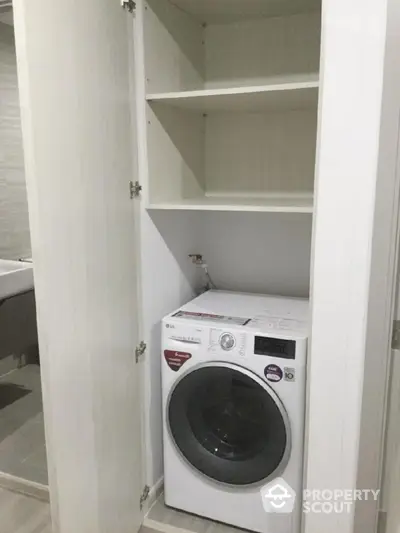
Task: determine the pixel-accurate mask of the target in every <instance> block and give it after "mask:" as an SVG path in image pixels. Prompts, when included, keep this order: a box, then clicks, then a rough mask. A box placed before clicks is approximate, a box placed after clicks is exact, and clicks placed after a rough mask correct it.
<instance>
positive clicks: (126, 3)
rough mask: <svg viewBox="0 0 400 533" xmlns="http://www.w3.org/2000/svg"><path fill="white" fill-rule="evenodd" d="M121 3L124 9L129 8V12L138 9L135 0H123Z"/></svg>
mask: <svg viewBox="0 0 400 533" xmlns="http://www.w3.org/2000/svg"><path fill="white" fill-rule="evenodd" d="M121 5H122V7H123V8H124V9H127V10H128V11H129V13H133V12H134V11H135V9H136V2H134V1H133V0H121Z"/></svg>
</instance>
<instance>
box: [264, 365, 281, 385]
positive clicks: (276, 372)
mask: <svg viewBox="0 0 400 533" xmlns="http://www.w3.org/2000/svg"><path fill="white" fill-rule="evenodd" d="M264 374H265V377H266V378H267V379H268V381H273V382H275V383H277V382H278V381H281V379H282V378H283V372H282V369H281V368H280V367H279V366H278V365H268V366H266V367H265V369H264Z"/></svg>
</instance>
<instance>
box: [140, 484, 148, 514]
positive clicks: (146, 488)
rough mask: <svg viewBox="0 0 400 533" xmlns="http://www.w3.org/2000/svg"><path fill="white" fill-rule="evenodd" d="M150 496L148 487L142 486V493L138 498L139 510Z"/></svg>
mask: <svg viewBox="0 0 400 533" xmlns="http://www.w3.org/2000/svg"><path fill="white" fill-rule="evenodd" d="M149 494H150V487H149V486H148V485H145V486H144V489H143V492H142V494H141V496H140V508H141V509H142V508H143V504H144V502H145V501H146V500H147V498H148V497H149Z"/></svg>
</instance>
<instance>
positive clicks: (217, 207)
mask: <svg viewBox="0 0 400 533" xmlns="http://www.w3.org/2000/svg"><path fill="white" fill-rule="evenodd" d="M147 209H155V210H180V211H242V212H249V211H250V212H251V211H253V212H264V213H306V214H312V213H313V195H312V193H310V194H303V195H296V194H289V193H288V194H281V195H270V196H268V195H260V196H259V197H252V198H251V197H250V198H249V197H246V196H240V195H235V196H232V195H231V196H229V195H228V194H227V195H226V196H224V195H212V194H206V195H205V196H203V197H200V198H192V199H182V200H179V201H175V202H172V201H169V202H151V203H150V204H149V205H148V206H147Z"/></svg>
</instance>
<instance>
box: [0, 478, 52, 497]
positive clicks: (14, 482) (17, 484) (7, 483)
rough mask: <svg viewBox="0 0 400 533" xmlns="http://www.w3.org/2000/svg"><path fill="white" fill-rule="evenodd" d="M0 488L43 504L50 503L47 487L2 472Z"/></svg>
mask: <svg viewBox="0 0 400 533" xmlns="http://www.w3.org/2000/svg"><path fill="white" fill-rule="evenodd" d="M0 487H2V488H3V489H7V490H10V491H12V492H18V493H19V494H25V496H31V497H32V498H36V499H37V500H41V501H44V502H48V501H50V496H49V487H48V486H47V485H42V484H41V483H35V482H34V481H28V480H27V479H22V478H19V477H16V476H12V475H11V474H6V473H4V472H0Z"/></svg>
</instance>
